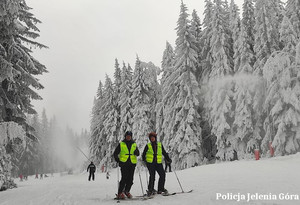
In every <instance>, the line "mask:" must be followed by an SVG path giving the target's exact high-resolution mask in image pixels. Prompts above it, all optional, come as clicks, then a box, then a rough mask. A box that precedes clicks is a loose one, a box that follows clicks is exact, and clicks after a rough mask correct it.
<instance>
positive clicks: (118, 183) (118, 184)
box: [117, 166, 120, 194]
mask: <svg viewBox="0 0 300 205" xmlns="http://www.w3.org/2000/svg"><path fill="white" fill-rule="evenodd" d="M117 178H118V182H117V186H118V192H119V187H120V181H119V166H118V167H117ZM118 194H119V193H118Z"/></svg>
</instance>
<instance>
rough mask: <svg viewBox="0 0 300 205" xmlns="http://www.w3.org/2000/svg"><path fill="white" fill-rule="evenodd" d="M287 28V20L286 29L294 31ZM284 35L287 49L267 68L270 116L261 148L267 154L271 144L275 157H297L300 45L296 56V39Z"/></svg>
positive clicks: (277, 53)
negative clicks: (294, 49) (289, 155)
mask: <svg viewBox="0 0 300 205" xmlns="http://www.w3.org/2000/svg"><path fill="white" fill-rule="evenodd" d="M286 20H287V19H286ZM287 25H288V24H287V23H286V22H285V20H284V21H283V24H282V28H291V27H290V26H288V27H287ZM281 31H282V29H281ZM287 33H289V35H288V36H289V37H287V35H286V34H287ZM281 34H284V35H282V36H281V39H282V40H283V42H284V44H285V45H286V46H287V49H283V51H278V52H274V53H273V54H272V55H271V56H270V57H269V59H268V61H267V62H266V64H265V66H264V68H263V77H264V78H265V79H266V81H267V88H268V90H267V96H266V101H265V106H264V109H265V110H266V113H267V114H268V115H267V118H266V120H265V123H264V126H265V130H266V135H265V138H264V139H263V142H262V145H261V146H262V150H263V152H264V153H266V152H267V150H268V143H269V141H271V142H272V146H273V147H274V148H275V155H285V154H293V153H296V152H298V151H299V148H300V130H299V125H300V101H299V98H300V81H299V76H300V72H299V70H300V69H299V68H300V64H299V59H298V58H299V57H300V44H299V43H298V45H297V47H296V52H294V51H290V49H291V48H292V47H293V46H291V45H295V42H294V40H295V39H296V38H295V36H293V32H284V33H283V32H281ZM292 36H293V37H292ZM285 50H286V51H290V53H289V52H286V51H285ZM295 54H296V55H295Z"/></svg>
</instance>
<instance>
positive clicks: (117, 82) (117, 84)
mask: <svg viewBox="0 0 300 205" xmlns="http://www.w3.org/2000/svg"><path fill="white" fill-rule="evenodd" d="M121 84H122V80H121V69H120V67H119V62H118V59H116V60H115V73H114V85H113V86H114V94H115V96H114V100H115V112H116V113H115V119H114V120H115V126H116V131H115V132H116V136H118V137H119V136H120V135H123V133H120V128H121V121H120V115H121V104H120V97H121Z"/></svg>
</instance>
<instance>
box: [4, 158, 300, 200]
mask: <svg viewBox="0 0 300 205" xmlns="http://www.w3.org/2000/svg"><path fill="white" fill-rule="evenodd" d="M99 170H100V169H99ZM299 170H300V153H298V154H296V155H291V156H286V157H276V158H270V159H262V160H259V161H254V160H250V161H234V162H226V163H219V164H213V165H206V166H200V167H195V168H190V169H187V170H183V171H177V172H176V173H177V175H178V177H179V179H180V182H181V184H182V187H183V190H184V191H188V190H190V189H193V190H194V191H193V192H192V193H188V194H178V195H174V196H167V197H165V196H161V195H158V196H155V198H154V199H149V200H145V201H121V203H124V204H144V205H147V204H151V205H153V204H163V205H175V204H180V205H184V204H203V205H207V204H276V205H277V204H283V205H285V204H295V205H297V204H300V199H299V197H300V183H299V182H300V174H299ZM140 173H141V178H142V182H143V188H144V191H145V189H146V183H147V182H146V173H145V172H144V171H141V172H140ZM87 177H88V176H87V173H85V172H84V173H82V174H77V175H66V176H60V175H59V174H56V175H55V176H54V177H48V178H44V179H43V180H40V179H34V177H33V176H31V177H29V178H28V181H23V182H19V180H18V179H16V180H15V181H16V182H17V183H18V186H19V188H17V189H12V190H8V191H4V192H0V205H46V204H51V205H53V204H54V205H56V204H57V205H60V204H63V205H71V204H72V205H73V204H74V205H75V204H76V205H77V204H78V205H81V204H82V205H89V204H91V205H94V204H95V205H96V204H97V205H100V204H101V205H102V204H104V205H105V204H116V203H117V201H115V200H113V199H112V198H113V197H114V194H115V193H116V190H117V170H116V169H115V170H113V171H112V173H111V177H110V179H108V180H107V179H106V177H105V173H97V175H96V181H91V182H89V181H87ZM157 178H158V176H157ZM156 184H157V179H156ZM166 188H167V189H168V190H169V192H178V191H181V188H180V186H179V184H178V182H177V180H176V177H175V174H174V172H171V173H167V181H166ZM131 193H132V194H133V195H141V194H142V191H141V185H140V181H139V173H138V172H136V174H135V180H134V185H133V187H132V190H131ZM248 194H249V195H250V196H251V197H253V198H252V200H250V201H249V202H247V200H248ZM243 197H245V199H243ZM217 198H218V199H217ZM275 198H276V199H275ZM239 199H240V201H238V200H239ZM272 199H275V200H272Z"/></svg>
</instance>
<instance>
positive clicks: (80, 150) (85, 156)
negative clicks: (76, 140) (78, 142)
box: [76, 146, 90, 160]
mask: <svg viewBox="0 0 300 205" xmlns="http://www.w3.org/2000/svg"><path fill="white" fill-rule="evenodd" d="M76 148H77V149H78V150H79V151H80V152H81V153H82V154H83V155H84V156H85V157H86V158H87V160H90V159H89V158H88V157H87V156H86V155H85V154H84V152H83V151H82V150H81V149H80V148H79V147H77V146H76Z"/></svg>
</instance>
